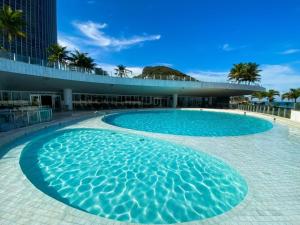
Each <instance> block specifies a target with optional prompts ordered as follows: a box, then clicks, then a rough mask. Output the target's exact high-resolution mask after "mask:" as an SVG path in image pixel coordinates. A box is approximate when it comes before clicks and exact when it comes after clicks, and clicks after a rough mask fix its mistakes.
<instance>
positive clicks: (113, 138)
mask: <svg viewBox="0 0 300 225" xmlns="http://www.w3.org/2000/svg"><path fill="white" fill-rule="evenodd" d="M20 165H21V168H22V170H23V172H24V174H25V175H26V176H27V177H28V178H29V180H30V181H31V182H32V183H33V184H34V185H35V186H36V187H37V188H39V189H40V190H42V191H43V192H45V193H46V194H48V195H50V196H52V197H54V198H56V199H57V200H59V201H62V202H64V203H66V204H68V205H70V206H73V207H75V208H78V209H81V210H84V211H86V212H89V213H92V214H95V215H98V216H101V217H106V218H110V219H114V220H118V221H126V222H134V223H154V224H166V223H178V222H187V221H193V220H201V219H204V218H209V217H213V216H216V215H219V214H222V213H224V212H226V211H228V210H230V209H232V208H233V207H235V206H236V205H238V204H239V203H240V202H241V201H242V200H243V199H244V198H245V196H246V194H247V184H246V182H245V180H244V179H243V178H242V177H241V176H240V175H239V174H238V173H237V172H236V171H235V170H234V169H232V168H231V167H229V166H228V165H227V164H225V163H224V162H222V161H220V160H218V159H216V158H214V157H211V156H209V155H207V154H205V153H201V152H198V151H195V150H193V149H190V148H188V147H184V146H179V145H175V144H172V143H169V142H166V141H161V140H157V139H152V138H146V137H143V136H138V135H133V134H125V133H121V132H113V131H109V130H98V129H72V130H65V131H58V132H54V133H52V134H47V135H44V136H42V137H40V138H35V139H33V140H32V141H31V142H30V143H29V144H28V145H27V146H26V147H25V148H24V150H23V151H22V154H21V159H20Z"/></svg>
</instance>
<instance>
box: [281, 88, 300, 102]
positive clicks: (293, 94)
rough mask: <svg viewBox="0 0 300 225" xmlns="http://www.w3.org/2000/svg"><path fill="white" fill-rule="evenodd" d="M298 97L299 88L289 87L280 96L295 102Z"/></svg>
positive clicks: (299, 94)
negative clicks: (287, 90) (288, 89)
mask: <svg viewBox="0 0 300 225" xmlns="http://www.w3.org/2000/svg"><path fill="white" fill-rule="evenodd" d="M299 97H300V88H297V89H293V88H291V89H290V91H289V92H287V93H284V94H283V95H282V96H281V98H282V99H288V100H294V102H295V103H296V102H297V99H298V98H299Z"/></svg>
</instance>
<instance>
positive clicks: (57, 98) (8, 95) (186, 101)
mask: <svg viewBox="0 0 300 225" xmlns="http://www.w3.org/2000/svg"><path fill="white" fill-rule="evenodd" d="M172 101H173V99H172V96H140V95H108V94H90V93H73V108H74V109H75V110H100V109H122V108H123V109H124V108H125V109H126V108H161V107H172ZM28 106H47V107H50V108H52V109H53V110H62V109H64V99H63V93H61V92H38V91H37V92H32V91H8V90H0V109H1V108H15V107H28ZM178 107H187V108H189V107H192V108H193V107H203V108H228V107H229V97H195V96H179V97H178Z"/></svg>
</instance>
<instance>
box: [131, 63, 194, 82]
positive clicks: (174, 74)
mask: <svg viewBox="0 0 300 225" xmlns="http://www.w3.org/2000/svg"><path fill="white" fill-rule="evenodd" d="M136 78H145V79H146V78H151V79H161V80H192V81H198V80H197V79H195V78H193V77H191V76H189V75H186V74H184V73H182V72H180V71H178V70H175V69H172V68H169V67H166V66H146V67H145V68H144V69H143V72H142V74H141V75H138V76H136Z"/></svg>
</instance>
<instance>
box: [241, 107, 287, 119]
mask: <svg viewBox="0 0 300 225" xmlns="http://www.w3.org/2000/svg"><path fill="white" fill-rule="evenodd" d="M237 109H239V110H243V111H249V112H257V113H263V114H269V115H273V116H279V117H284V118H291V110H292V109H291V108H284V107H276V106H269V105H250V104H248V105H246V104H239V105H237Z"/></svg>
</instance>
